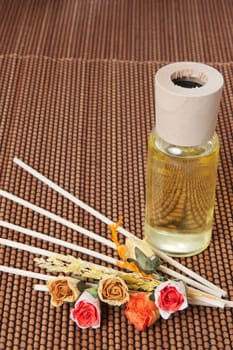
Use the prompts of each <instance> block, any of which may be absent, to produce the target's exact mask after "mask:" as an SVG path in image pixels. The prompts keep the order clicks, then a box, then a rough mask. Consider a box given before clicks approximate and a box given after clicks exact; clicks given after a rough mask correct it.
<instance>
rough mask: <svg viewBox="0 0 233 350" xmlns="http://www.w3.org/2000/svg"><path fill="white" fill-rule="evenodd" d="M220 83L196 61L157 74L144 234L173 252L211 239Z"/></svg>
mask: <svg viewBox="0 0 233 350" xmlns="http://www.w3.org/2000/svg"><path fill="white" fill-rule="evenodd" d="M222 87H223V78H222V75H221V74H220V73H219V72H218V71H217V70H215V69H213V68H211V67H209V66H207V65H204V64H200V63H194V62H179V63H175V64H170V65H167V66H165V67H163V68H162V69H160V70H159V71H158V72H157V74H156V87H155V90H156V128H155V129H154V130H153V131H152V133H151V134H150V136H149V141H148V165H147V188H146V218H145V239H146V240H147V241H148V242H149V243H150V244H151V245H152V246H155V247H156V248H158V249H160V250H162V251H164V252H166V253H167V254H169V255H172V256H189V255H194V254H197V253H199V252H201V251H202V250H204V249H205V248H206V247H207V246H208V245H209V243H210V240H211V234H212V223H213V212H214V201H215V184H216V174H217V163H218V153H219V142H218V136H217V134H216V133H215V126H216V119H217V114H218V109H219V102H220V98H221V91H222Z"/></svg>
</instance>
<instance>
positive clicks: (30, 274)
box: [0, 265, 54, 281]
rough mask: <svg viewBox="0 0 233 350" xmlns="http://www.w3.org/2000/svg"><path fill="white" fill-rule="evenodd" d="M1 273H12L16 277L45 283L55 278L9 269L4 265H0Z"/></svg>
mask: <svg viewBox="0 0 233 350" xmlns="http://www.w3.org/2000/svg"><path fill="white" fill-rule="evenodd" d="M0 271H1V272H6V273H12V274H14V275H19V276H23V277H30V278H36V279H38V280H43V281H49V280H50V279H51V278H54V276H49V275H43V274H42V273H36V272H31V271H25V270H21V269H16V268H14V267H8V266H4V265H0Z"/></svg>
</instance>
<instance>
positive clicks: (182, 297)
mask: <svg viewBox="0 0 233 350" xmlns="http://www.w3.org/2000/svg"><path fill="white" fill-rule="evenodd" d="M154 294H155V304H156V305H157V307H158V308H159V311H160V314H161V316H162V317H163V318H164V319H168V318H169V316H170V315H171V314H172V313H174V312H176V311H178V310H183V309H185V308H186V307H187V306H188V303H187V297H186V289H185V285H184V283H183V282H181V281H180V282H176V281H167V282H164V283H161V284H160V285H159V286H158V287H157V288H156V289H155V292H154Z"/></svg>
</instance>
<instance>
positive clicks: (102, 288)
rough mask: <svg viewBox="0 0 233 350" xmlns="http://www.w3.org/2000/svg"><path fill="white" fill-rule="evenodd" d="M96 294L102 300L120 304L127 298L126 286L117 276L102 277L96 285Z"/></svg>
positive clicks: (116, 304)
mask: <svg viewBox="0 0 233 350" xmlns="http://www.w3.org/2000/svg"><path fill="white" fill-rule="evenodd" d="M98 295H99V298H100V300H102V301H103V302H105V303H107V304H109V305H114V306H120V305H122V304H125V303H126V302H127V301H128V300H129V294H128V287H127V285H126V284H125V282H124V281H123V280H122V279H121V278H120V277H117V276H113V275H111V276H107V277H104V278H103V279H102V280H101V281H100V282H99V285H98Z"/></svg>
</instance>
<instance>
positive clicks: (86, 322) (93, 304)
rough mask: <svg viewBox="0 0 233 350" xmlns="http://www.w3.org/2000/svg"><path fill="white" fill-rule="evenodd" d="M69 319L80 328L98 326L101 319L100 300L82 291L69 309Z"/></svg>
mask: <svg viewBox="0 0 233 350" xmlns="http://www.w3.org/2000/svg"><path fill="white" fill-rule="evenodd" d="M71 319H72V320H73V321H74V322H75V323H76V324H77V325H78V326H79V327H80V328H83V329H84V328H89V327H92V328H99V327H100V319H101V310H100V301H99V299H98V298H95V297H94V296H93V295H91V294H90V293H88V292H87V291H84V292H83V293H82V295H81V296H80V298H79V299H78V301H77V302H76V304H75V308H74V309H73V310H72V311H71Z"/></svg>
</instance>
